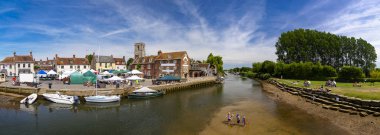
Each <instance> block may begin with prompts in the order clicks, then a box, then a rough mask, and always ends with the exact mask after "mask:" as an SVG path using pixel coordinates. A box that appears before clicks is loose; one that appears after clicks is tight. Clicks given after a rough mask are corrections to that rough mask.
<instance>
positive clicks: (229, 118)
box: [227, 112, 233, 123]
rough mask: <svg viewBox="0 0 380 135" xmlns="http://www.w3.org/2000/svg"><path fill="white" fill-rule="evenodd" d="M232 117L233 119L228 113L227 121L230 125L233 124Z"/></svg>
mask: <svg viewBox="0 0 380 135" xmlns="http://www.w3.org/2000/svg"><path fill="white" fill-rule="evenodd" d="M232 117H233V115H232V114H231V113H230V112H228V113H227V121H228V123H230V122H231V120H232Z"/></svg>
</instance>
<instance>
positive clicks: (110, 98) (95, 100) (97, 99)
mask: <svg viewBox="0 0 380 135" xmlns="http://www.w3.org/2000/svg"><path fill="white" fill-rule="evenodd" d="M84 99H85V100H86V102H93V103H109V102H118V101H120V96H89V97H84Z"/></svg>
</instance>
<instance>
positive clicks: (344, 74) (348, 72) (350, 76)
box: [339, 66, 364, 81]
mask: <svg viewBox="0 0 380 135" xmlns="http://www.w3.org/2000/svg"><path fill="white" fill-rule="evenodd" d="M363 77H364V74H363V71H362V69H361V68H358V67H354V66H344V67H342V69H340V71H339V79H342V80H346V81H352V80H358V79H359V78H363Z"/></svg>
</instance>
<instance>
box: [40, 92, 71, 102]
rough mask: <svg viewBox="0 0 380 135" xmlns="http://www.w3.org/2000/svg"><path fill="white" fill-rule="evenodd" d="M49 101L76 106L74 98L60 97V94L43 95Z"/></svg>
mask: <svg viewBox="0 0 380 135" xmlns="http://www.w3.org/2000/svg"><path fill="white" fill-rule="evenodd" d="M42 96H44V97H45V98H46V99H47V100H49V101H52V102H54V103H60V104H74V103H75V99H74V96H67V95H60V94H46V93H45V94H42Z"/></svg>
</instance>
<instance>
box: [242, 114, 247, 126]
mask: <svg viewBox="0 0 380 135" xmlns="http://www.w3.org/2000/svg"><path fill="white" fill-rule="evenodd" d="M241 123H243V126H245V124H246V119H245V115H244V116H243V118H242V120H241Z"/></svg>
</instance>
